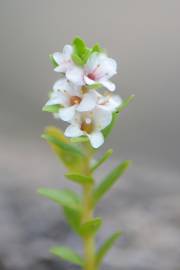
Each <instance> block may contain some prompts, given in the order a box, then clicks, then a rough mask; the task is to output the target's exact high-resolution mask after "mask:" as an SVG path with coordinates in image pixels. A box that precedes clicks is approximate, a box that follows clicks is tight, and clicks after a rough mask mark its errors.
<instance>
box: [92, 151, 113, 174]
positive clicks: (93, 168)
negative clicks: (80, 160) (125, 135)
mask: <svg viewBox="0 0 180 270" xmlns="http://www.w3.org/2000/svg"><path fill="white" fill-rule="evenodd" d="M112 153H113V150H112V149H109V150H108V151H107V152H106V153H105V154H104V155H103V156H102V157H101V158H100V159H99V160H98V161H97V162H96V163H95V164H94V165H93V166H92V168H91V172H93V171H95V170H96V169H97V168H98V167H99V166H101V164H103V163H104V162H105V161H106V160H107V159H108V158H109V157H110V156H111V155H112Z"/></svg>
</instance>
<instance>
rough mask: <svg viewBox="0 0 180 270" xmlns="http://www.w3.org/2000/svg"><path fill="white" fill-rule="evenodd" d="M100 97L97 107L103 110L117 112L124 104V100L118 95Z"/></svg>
mask: <svg viewBox="0 0 180 270" xmlns="http://www.w3.org/2000/svg"><path fill="white" fill-rule="evenodd" d="M97 95H98V102H97V106H99V107H100V108H102V109H106V110H109V111H110V112H115V111H116V110H117V108H118V107H119V106H120V105H121V104H122V99H121V97H120V96H118V95H112V94H109V93H108V94H105V95H100V94H99V93H98V94H97Z"/></svg>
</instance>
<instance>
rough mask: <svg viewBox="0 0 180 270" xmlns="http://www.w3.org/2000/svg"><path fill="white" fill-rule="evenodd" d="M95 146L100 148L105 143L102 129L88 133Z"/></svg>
mask: <svg viewBox="0 0 180 270" xmlns="http://www.w3.org/2000/svg"><path fill="white" fill-rule="evenodd" d="M87 136H88V137H89V140H90V143H91V145H92V147H93V148H98V147H100V146H101V145H102V144H103V143H104V136H103V134H102V133H101V132H100V131H97V132H93V133H91V134H87Z"/></svg>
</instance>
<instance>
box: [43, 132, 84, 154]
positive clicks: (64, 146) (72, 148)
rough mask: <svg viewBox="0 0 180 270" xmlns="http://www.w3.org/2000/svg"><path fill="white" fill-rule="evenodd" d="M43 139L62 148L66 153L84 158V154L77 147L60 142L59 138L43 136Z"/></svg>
mask: <svg viewBox="0 0 180 270" xmlns="http://www.w3.org/2000/svg"><path fill="white" fill-rule="evenodd" d="M42 138H43V139H45V140H47V141H48V142H51V143H53V144H54V145H56V146H58V147H59V148H61V149H62V150H64V151H67V152H70V153H73V154H76V155H79V156H81V157H84V153H83V152H82V151H81V150H80V149H79V148H77V147H75V146H73V145H70V144H67V143H64V142H63V141H60V140H58V139H57V138H55V137H53V136H50V135H47V134H43V135H42Z"/></svg>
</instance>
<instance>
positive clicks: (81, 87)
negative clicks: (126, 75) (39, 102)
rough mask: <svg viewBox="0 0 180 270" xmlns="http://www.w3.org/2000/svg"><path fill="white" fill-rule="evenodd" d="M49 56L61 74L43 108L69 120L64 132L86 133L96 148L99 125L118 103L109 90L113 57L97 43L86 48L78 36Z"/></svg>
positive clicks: (112, 88) (101, 138)
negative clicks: (59, 50)
mask: <svg viewBox="0 0 180 270" xmlns="http://www.w3.org/2000/svg"><path fill="white" fill-rule="evenodd" d="M51 60H52V63H53V64H54V70H55V71H56V72H59V73H60V75H61V77H60V79H59V80H58V81H57V82H56V83H55V84H54V86H53V90H52V92H51V94H50V98H49V100H48V102H47V103H46V104H45V108H46V110H47V111H50V112H53V113H54V115H55V117H56V118H58V119H61V120H63V121H65V122H67V123H68V124H69V125H68V127H67V128H66V130H65V136H67V137H71V138H73V137H80V136H87V137H88V138H89V141H90V143H91V145H92V147H94V148H98V147H99V146H101V145H102V144H103V143H104V136H103V132H102V131H103V129H104V128H106V127H107V126H108V125H109V124H110V123H111V121H112V114H113V112H114V111H116V110H117V108H118V107H119V106H120V105H121V103H122V100H121V98H120V97H119V96H118V95H114V94H112V92H113V91H115V88H116V87H115V84H114V83H113V82H111V81H110V79H111V77H112V76H113V75H115V74H116V70H117V64H116V61H115V60H113V59H112V58H109V57H108V56H107V55H106V54H105V52H104V51H103V50H102V49H101V48H100V47H99V45H95V46H94V47H93V48H91V49H89V48H87V47H86V44H85V43H84V41H82V40H81V39H80V38H76V39H75V40H74V41H73V44H72V45H66V46H65V47H64V49H63V51H62V53H60V52H56V53H54V54H52V55H51ZM47 108H48V109H47Z"/></svg>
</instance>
